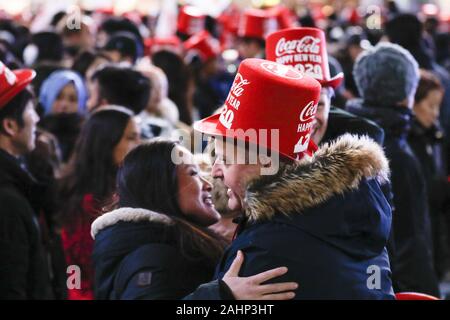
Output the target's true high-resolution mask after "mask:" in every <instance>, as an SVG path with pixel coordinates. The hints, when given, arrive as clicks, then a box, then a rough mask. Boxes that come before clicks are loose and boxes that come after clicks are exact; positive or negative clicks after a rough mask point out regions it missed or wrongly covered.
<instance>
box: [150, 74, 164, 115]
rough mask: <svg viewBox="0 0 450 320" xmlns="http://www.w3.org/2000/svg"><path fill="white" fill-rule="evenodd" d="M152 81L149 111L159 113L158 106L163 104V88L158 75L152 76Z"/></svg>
mask: <svg viewBox="0 0 450 320" xmlns="http://www.w3.org/2000/svg"><path fill="white" fill-rule="evenodd" d="M150 81H151V83H152V90H151V93H150V98H149V100H148V104H147V111H148V112H151V113H154V112H157V111H158V106H159V105H160V104H161V101H162V98H163V94H162V90H163V87H162V83H161V81H160V78H159V76H158V74H156V73H152V74H151V75H150Z"/></svg>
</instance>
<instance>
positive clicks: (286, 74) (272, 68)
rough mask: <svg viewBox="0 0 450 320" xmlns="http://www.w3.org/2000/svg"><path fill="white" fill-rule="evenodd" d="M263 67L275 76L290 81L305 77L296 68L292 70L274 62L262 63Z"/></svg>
mask: <svg viewBox="0 0 450 320" xmlns="http://www.w3.org/2000/svg"><path fill="white" fill-rule="evenodd" d="M261 67H263V68H264V69H265V70H266V71H268V72H270V73H272V74H275V75H277V76H279V77H283V78H288V79H301V78H303V75H302V74H301V73H300V72H298V71H297V70H295V69H294V68H292V67H291V66H285V65H282V64H278V63H274V62H263V63H261Z"/></svg>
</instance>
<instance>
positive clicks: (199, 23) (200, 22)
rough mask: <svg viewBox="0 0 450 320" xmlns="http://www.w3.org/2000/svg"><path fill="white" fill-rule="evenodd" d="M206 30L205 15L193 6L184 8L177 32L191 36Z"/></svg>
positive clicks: (179, 17) (179, 14) (179, 18)
mask: <svg viewBox="0 0 450 320" xmlns="http://www.w3.org/2000/svg"><path fill="white" fill-rule="evenodd" d="M204 29H205V15H204V14H203V12H202V11H201V10H200V9H198V8H196V7H193V6H183V7H182V8H181V9H180V12H179V13H178V22H177V30H178V32H181V33H184V34H187V35H189V36H191V35H193V34H196V33H199V32H200V31H202V30H204Z"/></svg>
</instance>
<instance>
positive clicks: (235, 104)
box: [219, 73, 250, 129]
mask: <svg viewBox="0 0 450 320" xmlns="http://www.w3.org/2000/svg"><path fill="white" fill-rule="evenodd" d="M248 84H250V81H248V80H247V79H244V77H242V75H241V74H240V73H237V74H236V77H235V78H234V82H233V85H232V86H231V89H230V93H228V97H227V99H226V101H225V106H224V107H223V109H222V112H221V113H220V117H219V121H220V123H222V125H223V126H224V127H225V128H227V129H230V128H231V125H232V124H233V120H234V112H233V109H236V110H239V106H240V104H241V102H240V101H239V97H241V96H242V94H243V93H244V90H245V86H246V85H248ZM230 107H231V108H233V109H231V108H230Z"/></svg>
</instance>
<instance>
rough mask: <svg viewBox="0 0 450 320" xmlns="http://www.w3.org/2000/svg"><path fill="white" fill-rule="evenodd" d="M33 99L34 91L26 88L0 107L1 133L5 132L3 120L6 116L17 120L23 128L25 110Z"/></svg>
mask: <svg viewBox="0 0 450 320" xmlns="http://www.w3.org/2000/svg"><path fill="white" fill-rule="evenodd" d="M31 99H33V93H32V92H31V91H30V90H29V89H25V90H22V91H21V92H20V93H18V94H17V95H16V96H15V97H14V98H12V99H11V100H10V101H9V102H8V103H7V104H6V105H5V106H3V107H1V108H0V132H1V133H4V132H5V129H4V128H3V120H4V119H6V118H9V119H12V120H15V121H16V122H17V124H18V125H19V127H21V128H22V127H23V126H24V125H25V123H24V121H23V112H24V110H25V108H26V106H27V104H28V102H29V101H30V100H31Z"/></svg>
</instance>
